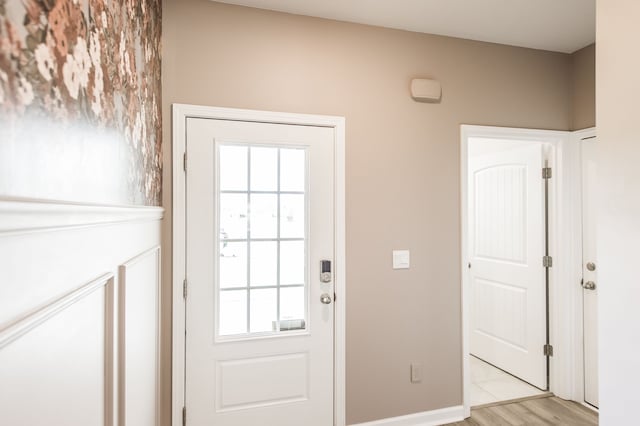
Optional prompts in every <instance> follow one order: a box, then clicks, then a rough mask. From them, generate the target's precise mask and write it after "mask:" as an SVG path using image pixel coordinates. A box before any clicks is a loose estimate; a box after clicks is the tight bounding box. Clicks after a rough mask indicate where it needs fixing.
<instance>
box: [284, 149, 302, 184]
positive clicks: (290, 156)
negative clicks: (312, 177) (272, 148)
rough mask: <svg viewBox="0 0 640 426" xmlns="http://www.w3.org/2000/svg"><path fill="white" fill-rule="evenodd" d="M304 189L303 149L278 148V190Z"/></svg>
mask: <svg viewBox="0 0 640 426" xmlns="http://www.w3.org/2000/svg"><path fill="white" fill-rule="evenodd" d="M304 190H305V151H304V150H303V149H281V150H280V191H300V192H302V191H304Z"/></svg>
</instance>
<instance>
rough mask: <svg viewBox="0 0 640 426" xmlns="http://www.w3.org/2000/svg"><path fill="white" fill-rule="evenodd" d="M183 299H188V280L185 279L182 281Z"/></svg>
mask: <svg viewBox="0 0 640 426" xmlns="http://www.w3.org/2000/svg"><path fill="white" fill-rule="evenodd" d="M182 297H183V298H185V299H186V298H187V279H186V278H185V279H184V281H182Z"/></svg>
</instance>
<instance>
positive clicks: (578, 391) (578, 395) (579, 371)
mask: <svg viewBox="0 0 640 426" xmlns="http://www.w3.org/2000/svg"><path fill="white" fill-rule="evenodd" d="M571 137H572V138H573V141H574V144H575V145H577V156H578V162H579V164H578V169H577V172H578V173H580V186H579V197H578V202H579V203H580V215H579V218H580V220H579V221H577V222H578V223H579V225H580V229H579V231H580V233H579V234H578V235H577V236H576V241H575V246H576V247H575V250H579V252H578V253H580V254H581V253H582V243H583V241H582V173H581V172H582V144H581V142H582V141H583V140H584V139H591V138H594V137H596V128H595V127H592V128H588V129H584V130H578V131H575V132H573V133H572V134H571ZM582 261H583V259H582V256H581V255H580V257H579V260H578V264H577V265H576V269H577V272H576V273H577V274H578V276H579V280H581V279H582ZM578 282H579V281H578ZM583 291H584V290H583V289H582V286H575V287H574V292H575V293H574V296H573V297H574V299H573V301H574V306H575V308H574V316H575V318H574V321H575V335H574V342H575V351H574V360H573V363H574V365H575V375H574V377H573V389H572V398H571V399H573V400H574V401H576V402H578V403H580V404H582V405H584V406H586V407H588V408H590V409H592V410H595V411H598V409H597V408H595V407H594V406H592V405H590V404H587V403H586V402H585V400H584V317H583V312H584V298H583Z"/></svg>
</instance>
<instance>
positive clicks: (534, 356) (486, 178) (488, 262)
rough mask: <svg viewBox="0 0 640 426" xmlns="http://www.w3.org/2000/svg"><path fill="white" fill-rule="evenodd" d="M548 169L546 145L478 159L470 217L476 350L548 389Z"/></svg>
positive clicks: (515, 146)
mask: <svg viewBox="0 0 640 426" xmlns="http://www.w3.org/2000/svg"><path fill="white" fill-rule="evenodd" d="M483 142H485V141H484V140H483V139H482V138H477V139H476V138H471V139H470V144H482V143H483ZM491 143H492V144H496V142H495V141H492V142H491ZM478 151H479V150H478ZM542 165H543V163H542V144H540V143H524V144H522V145H519V142H516V141H514V142H512V143H511V146H510V147H509V149H503V150H496V151H494V152H485V153H482V154H477V155H471V156H470V158H469V175H468V176H469V182H468V187H469V213H468V214H469V254H470V256H469V259H470V264H471V269H470V275H469V276H470V283H471V304H470V310H471V320H470V325H471V328H470V329H471V335H470V353H471V354H473V355H475V356H477V357H479V358H481V359H483V360H485V361H487V362H489V363H491V364H493V365H496V366H497V367H499V368H501V369H503V370H505V371H508V372H510V373H511V374H513V375H515V376H517V377H520V378H521V379H523V380H525V381H527V382H529V383H531V384H533V385H535V386H538V387H540V388H543V389H544V388H546V386H547V382H546V358H545V356H544V355H543V345H544V344H545V342H546V331H545V330H546V316H545V303H546V293H545V273H544V268H543V266H542V257H543V256H544V254H545V251H544V232H545V231H544V229H545V228H544V226H545V225H544V195H543V194H544V193H543V180H542V178H541V169H542Z"/></svg>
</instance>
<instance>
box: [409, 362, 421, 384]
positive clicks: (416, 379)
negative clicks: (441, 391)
mask: <svg viewBox="0 0 640 426" xmlns="http://www.w3.org/2000/svg"><path fill="white" fill-rule="evenodd" d="M421 381H422V364H420V363H419V362H413V363H411V383H420V382H421Z"/></svg>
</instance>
